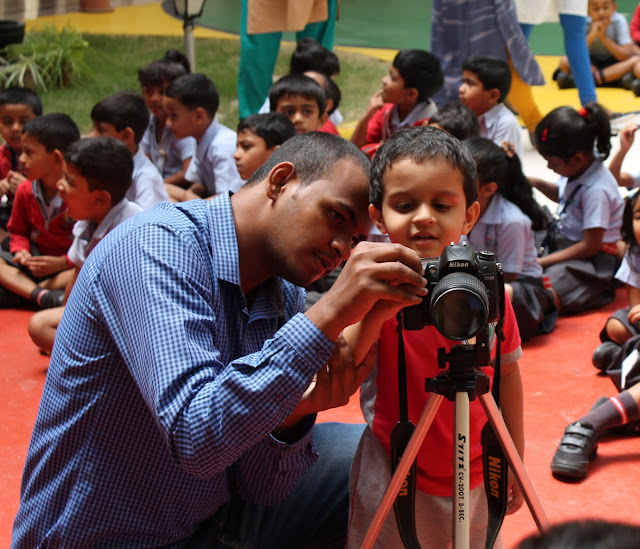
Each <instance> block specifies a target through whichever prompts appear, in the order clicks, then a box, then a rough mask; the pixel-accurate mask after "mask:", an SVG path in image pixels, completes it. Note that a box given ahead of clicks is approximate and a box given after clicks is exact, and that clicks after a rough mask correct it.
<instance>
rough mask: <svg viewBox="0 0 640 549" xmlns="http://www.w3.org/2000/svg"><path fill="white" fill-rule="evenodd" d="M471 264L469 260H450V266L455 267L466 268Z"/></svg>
mask: <svg viewBox="0 0 640 549" xmlns="http://www.w3.org/2000/svg"><path fill="white" fill-rule="evenodd" d="M468 266H469V262H468V261H451V262H449V267H452V268H453V269H466V268H467V267H468Z"/></svg>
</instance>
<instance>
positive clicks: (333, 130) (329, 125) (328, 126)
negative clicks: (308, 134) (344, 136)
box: [318, 119, 340, 135]
mask: <svg viewBox="0 0 640 549" xmlns="http://www.w3.org/2000/svg"><path fill="white" fill-rule="evenodd" d="M318 131H320V132H324V133H330V134H333V135H340V132H339V131H338V128H337V127H336V125H335V124H334V123H333V122H331V120H329V119H327V121H326V122H325V123H324V126H322V128H320V129H319V130H318Z"/></svg>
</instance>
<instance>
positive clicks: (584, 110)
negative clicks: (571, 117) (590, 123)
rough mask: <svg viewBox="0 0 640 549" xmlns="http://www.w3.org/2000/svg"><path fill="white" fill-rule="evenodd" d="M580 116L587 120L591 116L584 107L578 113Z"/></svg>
mask: <svg viewBox="0 0 640 549" xmlns="http://www.w3.org/2000/svg"><path fill="white" fill-rule="evenodd" d="M578 114H579V115H580V116H582V118H584V119H585V120H586V118H587V117H588V116H589V112H588V111H587V109H585V108H584V107H580V110H579V111H578Z"/></svg>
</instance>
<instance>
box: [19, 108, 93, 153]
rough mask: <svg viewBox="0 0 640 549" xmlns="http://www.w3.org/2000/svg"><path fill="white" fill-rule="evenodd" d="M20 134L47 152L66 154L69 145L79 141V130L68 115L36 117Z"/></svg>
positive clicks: (56, 113)
mask: <svg viewBox="0 0 640 549" xmlns="http://www.w3.org/2000/svg"><path fill="white" fill-rule="evenodd" d="M22 133H23V134H27V135H29V137H33V138H34V139H35V140H36V141H37V142H38V143H40V144H41V145H42V146H43V147H44V148H45V149H46V151H47V152H52V151H54V150H56V149H57V150H59V151H60V152H61V153H62V154H64V153H65V152H66V150H67V149H68V148H69V145H71V143H73V142H74V141H77V140H78V139H80V129H79V128H78V125H77V124H76V123H75V122H74V121H73V120H72V119H71V117H70V116H69V115H68V114H64V113H61V112H53V113H50V114H43V115H42V116H36V117H35V118H32V119H31V120H29V121H28V122H27V123H26V124H25V125H24V128H22Z"/></svg>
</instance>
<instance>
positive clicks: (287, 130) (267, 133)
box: [238, 112, 296, 149]
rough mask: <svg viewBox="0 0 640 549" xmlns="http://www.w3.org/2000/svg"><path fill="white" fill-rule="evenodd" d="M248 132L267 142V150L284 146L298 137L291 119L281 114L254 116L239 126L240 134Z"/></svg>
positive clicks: (271, 113) (269, 113) (248, 117)
mask: <svg viewBox="0 0 640 549" xmlns="http://www.w3.org/2000/svg"><path fill="white" fill-rule="evenodd" d="M244 130H248V131H250V132H252V133H255V134H256V135H257V136H258V137H260V138H262V139H263V140H264V142H265V145H266V147H267V149H273V147H275V146H276V145H282V144H283V143H284V142H285V141H286V140H287V139H291V138H292V137H293V136H294V135H296V127H295V126H294V125H293V122H291V120H289V117H288V116H287V115H285V114H282V113H281V112H268V113H264V114H252V115H251V116H247V117H246V118H245V119H244V120H241V121H240V123H239V124H238V133H240V132H241V131H244Z"/></svg>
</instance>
